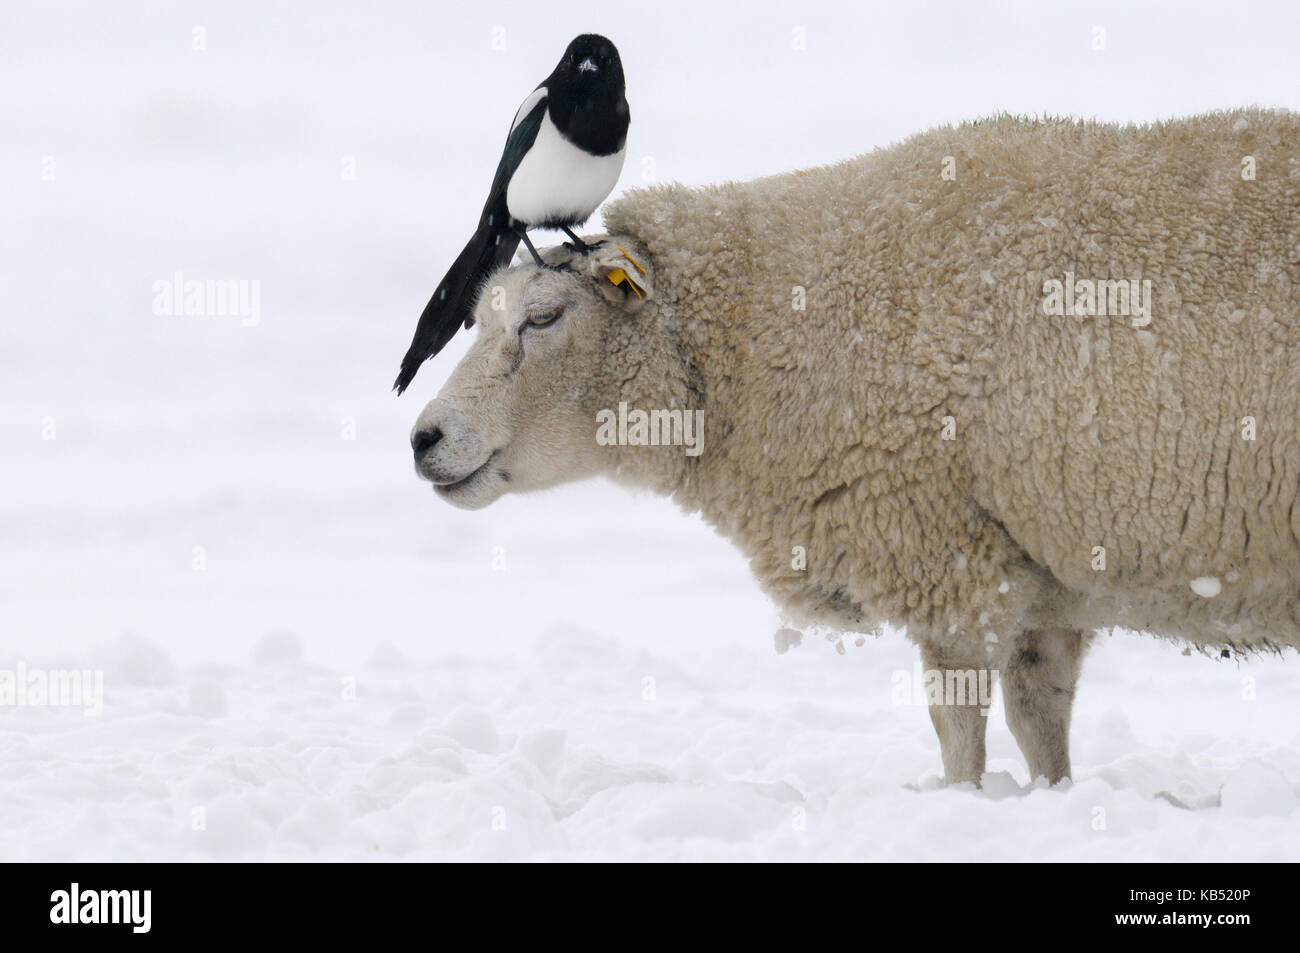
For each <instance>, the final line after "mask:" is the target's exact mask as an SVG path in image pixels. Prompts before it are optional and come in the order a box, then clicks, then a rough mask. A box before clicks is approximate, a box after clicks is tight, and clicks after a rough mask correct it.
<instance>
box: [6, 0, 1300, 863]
mask: <svg viewBox="0 0 1300 953" xmlns="http://www.w3.org/2000/svg"><path fill="white" fill-rule="evenodd" d="M140 9H141V12H140V14H139V15H138V16H135V17H122V16H120V15H119V14H117V13H116V12H115V11H112V10H108V9H106V8H102V7H100V6H99V5H93V4H88V3H87V4H66V5H62V6H60V7H56V8H53V9H52V8H50V7H48V6H42V5H19V6H17V7H15V8H14V9H13V10H11V11H7V13H6V28H5V30H4V31H0V53H3V55H4V57H5V61H6V64H7V70H8V75H9V77H10V82H8V83H6V84H4V85H3V87H0V111H3V119H4V123H5V128H6V131H7V135H8V141H9V143H10V148H9V149H8V150H6V151H5V153H4V154H3V155H0V174H2V175H3V177H4V180H5V182H6V184H7V188H6V198H5V202H6V213H7V220H8V221H9V222H11V223H12V224H11V225H10V226H9V227H6V228H5V229H3V230H0V301H3V302H4V308H5V310H6V315H5V320H4V321H3V323H2V324H0V329H2V330H0V333H2V334H3V335H4V347H2V348H0V448H2V451H0V452H2V453H3V456H2V457H0V460H2V461H3V464H4V474H5V487H6V490H7V492H6V493H5V494H4V496H3V497H2V498H0V527H2V528H3V538H4V540H5V545H4V546H3V547H2V548H0V633H3V635H2V636H0V670H9V671H13V670H16V669H17V667H18V666H19V664H20V663H21V664H22V665H24V666H26V668H27V669H28V670H39V671H45V672H53V671H55V670H69V671H72V670H76V671H83V670H89V671H92V672H98V673H102V677H103V691H104V697H103V699H102V700H103V710H102V713H101V714H94V713H90V714H87V713H86V712H85V711H83V709H82V708H81V707H79V706H77V705H39V706H32V705H26V706H21V707H19V706H8V707H3V708H0V859H4V860H18V859H39V860H92V859H93V860H108V859H139V860H146V859H167V858H183V859H214V858H215V859H235V858H302V859H307V858H315V859H325V858H328V859H399V858H400V859H421V858H458V859H520V858H529V859H544V858H552V859H561V858H563V859H596V858H611V857H613V858H635V859H655V858H659V859H696V858H719V859H816V858H845V859H848V858H852V859H918V860H940V859H943V860H977V859H991V860H1002V859H1007V860H1009V859H1029V858H1033V859H1038V858H1044V859H1067V858H1069V859H1084V860H1106V859H1109V860H1132V859H1136V858H1140V859H1169V860H1178V859H1201V860H1208V859H1237V860H1260V859H1269V860H1294V859H1297V857H1300V847H1297V839H1296V838H1295V836H1294V831H1295V824H1296V821H1297V808H1296V805H1295V795H1296V791H1297V788H1300V730H1298V728H1297V719H1296V708H1295V698H1296V695H1297V692H1296V689H1297V685H1298V684H1300V667H1297V660H1296V659H1295V658H1294V657H1292V658H1290V659H1286V660H1283V659H1276V658H1262V659H1254V660H1247V661H1238V660H1235V659H1233V660H1208V659H1205V658H1203V657H1200V656H1199V655H1193V656H1191V657H1184V656H1182V655H1181V654H1180V647H1178V646H1176V645H1172V644H1169V643H1165V642H1161V641H1157V640H1155V639H1151V638H1146V637H1141V636H1137V635H1133V634H1129V633H1115V634H1109V635H1106V636H1103V637H1102V638H1101V639H1100V640H1099V645H1098V646H1097V647H1096V649H1095V650H1094V651H1093V653H1092V654H1091V655H1090V656H1089V658H1088V660H1087V662H1086V663H1085V670H1084V676H1083V679H1082V681H1081V684H1080V693H1079V697H1078V700H1077V704H1076V716H1075V723H1074V730H1073V737H1072V748H1073V756H1074V765H1075V777H1074V780H1073V781H1072V782H1070V783H1066V784H1062V785H1058V786H1057V787H1055V788H1047V787H1046V786H1045V785H1044V784H1042V783H1041V782H1039V783H1036V784H1031V783H1030V781H1029V779H1028V777H1027V776H1026V771H1025V767H1024V763H1023V760H1022V758H1021V756H1020V754H1019V752H1018V750H1017V749H1016V747H1015V744H1014V742H1013V740H1012V738H1011V736H1010V733H1009V732H1008V731H1007V729H1006V726H1005V723H1004V719H1003V716H1002V709H1001V701H1000V699H998V700H996V701H995V702H994V705H993V708H992V710H991V712H990V715H989V746H988V747H989V774H988V776H987V777H986V778H985V783H984V787H983V789H982V790H973V789H970V788H951V789H949V788H943V787H941V786H940V783H939V773H940V764H939V755H938V742H937V740H936V738H935V737H934V732H933V729H932V728H931V726H930V722H929V718H928V716H927V714H926V712H925V710H924V706H923V705H913V704H896V703H895V702H894V700H893V698H892V694H893V693H892V689H893V687H894V682H893V680H892V679H893V676H894V674H895V673H898V672H904V673H910V672H911V671H912V667H913V664H914V662H915V658H916V653H915V650H914V649H913V648H912V647H911V646H910V645H909V644H908V643H907V641H906V640H905V639H904V638H903V637H902V636H901V635H900V634H899V633H897V632H885V633H884V634H883V635H882V636H881V637H880V638H868V639H866V640H865V642H864V643H863V644H861V645H858V642H859V641H860V640H859V639H857V638H855V637H853V636H847V637H845V638H843V639H839V638H837V639H835V640H834V642H831V641H828V640H827V639H825V638H822V637H820V634H818V636H817V637H812V636H811V634H810V635H809V637H807V638H803V639H802V640H800V638H799V633H797V632H795V631H794V630H788V629H787V630H784V631H783V626H784V622H783V620H782V619H780V618H778V617H777V615H776V614H775V612H774V611H773V609H772V607H771V605H770V604H769V603H768V602H767V600H766V599H765V598H764V597H763V596H762V594H761V593H760V592H759V591H758V590H757V588H756V587H755V585H754V584H753V582H752V580H751V579H750V577H749V574H748V571H747V568H746V564H745V560H744V559H743V558H742V557H741V556H740V555H739V554H738V553H737V552H736V551H735V550H734V549H732V548H731V547H730V546H729V545H728V544H727V543H726V542H724V541H723V540H720V539H719V538H718V537H717V536H716V535H715V534H714V533H712V532H711V531H710V530H709V529H708V528H707V527H706V526H704V525H703V524H702V523H701V522H700V521H699V520H698V519H695V518H690V517H686V516H683V515H682V514H680V513H679V512H678V511H677V510H676V509H675V508H674V507H673V506H672V505H671V504H669V503H668V502H666V501H663V500H659V499H655V498H653V497H648V496H638V495H632V494H628V493H625V492H623V491H621V490H618V489H615V488H613V487H611V486H609V485H607V484H604V483H600V482H589V483H583V484H579V485H574V486H571V487H566V488H561V489H557V490H554V491H550V492H548V493H545V494H539V495H536V496H532V497H527V498H507V499H505V500H502V501H501V502H500V503H498V504H495V505H493V506H492V507H490V508H489V509H487V510H484V511H481V512H477V513H465V512H460V511H457V510H454V509H452V508H450V507H448V506H446V505H445V504H442V503H440V502H439V501H438V500H436V499H435V498H434V496H433V495H432V493H431V492H429V488H428V487H427V486H425V485H423V484H421V483H419V482H418V481H417V480H416V479H415V477H414V475H413V473H412V470H411V463H410V458H409V450H408V449H407V435H408V431H409V429H410V426H411V424H412V422H413V421H414V419H415V417H416V415H417V413H418V411H419V409H420V406H421V403H422V401H424V400H426V399H427V398H428V397H430V396H432V394H433V393H435V392H436V389H437V386H438V385H439V383H440V382H441V380H442V379H443V378H444V377H445V376H446V374H447V372H448V370H449V369H450V368H451V367H452V366H453V364H454V363H455V361H456V360H457V358H458V357H459V355H461V354H463V353H464V350H465V348H466V346H467V344H468V338H469V337H470V336H471V335H462V336H461V337H460V338H458V339H457V340H456V341H454V342H453V343H452V344H451V346H450V347H449V348H448V350H447V352H446V353H444V354H443V355H441V356H440V357H439V358H438V359H437V360H436V361H435V362H434V363H432V364H430V365H428V366H426V367H425V368H424V369H423V370H422V371H421V373H420V376H419V377H417V379H416V381H415V384H414V386H413V388H412V391H411V392H409V394H408V396H407V397H405V398H402V399H398V398H395V397H394V396H393V395H392V394H391V393H389V391H388V385H389V383H390V382H391V380H392V378H393V376H394V374H395V373H396V369H397V363H398V360H399V358H400V356H401V354H402V353H403V352H404V350H405V348H406V345H407V344H408V343H409V338H410V334H411V331H412V330H413V327H414V322H415V319H416V317H417V316H418V314H419V310H420V308H421V307H422V306H423V304H424V301H425V300H426V297H427V295H428V294H429V293H430V291H431V289H432V288H433V287H434V285H435V284H436V282H437V279H438V277H440V275H441V273H442V268H443V267H445V265H446V263H447V262H449V261H450V260H451V258H452V257H453V256H454V255H455V253H456V251H458V250H459V248H460V247H461V245H462V244H463V242H464V240H465V238H466V236H467V235H468V234H469V231H470V230H471V229H472V228H473V225H474V222H475V221H476V217H477V214H478V205H479V203H480V202H481V200H482V194H483V190H484V189H486V187H487V184H488V180H489V179H490V177H491V167H492V166H493V164H494V163H495V160H496V157H497V152H498V150H499V149H500V146H501V142H502V141H503V139H504V136H505V132H506V127H507V124H508V120H509V116H510V113H509V110H510V109H511V108H513V106H514V104H516V103H518V101H519V99H520V97H521V96H522V95H524V94H525V93H526V92H527V90H528V89H530V88H532V86H533V85H535V84H536V82H537V81H538V80H539V79H541V78H542V76H544V75H545V74H546V72H547V71H549V70H550V68H551V67H552V66H553V65H554V63H553V61H554V60H555V58H557V57H558V55H559V51H560V50H562V49H563V48H564V45H565V43H567V41H568V40H569V39H570V38H571V37H572V36H573V35H575V34H576V33H578V32H582V31H585V30H603V31H605V32H607V33H609V34H610V35H611V36H612V37H613V38H614V39H615V41H616V42H617V43H618V44H619V46H620V49H621V50H622V52H623V57H624V61H625V66H626V68H627V73H628V77H629V90H628V96H629V101H630V103H631V107H632V116H633V121H632V131H631V135H630V138H629V157H628V162H627V167H626V169H625V171H624V174H623V179H622V187H624V188H626V187H631V186H634V185H637V184H640V183H641V182H643V181H648V180H650V179H652V178H655V179H659V180H667V179H678V180H682V181H687V182H691V183H704V182H711V181H717V180H720V179H724V178H747V177H751V176H756V175H761V174H766V173H771V172H778V171H782V170H785V169H789V168H795V167H807V166H812V165H817V164H821V163H824V162H828V161H832V160H835V159H838V158H841V157H845V156H848V155H852V154H854V153H857V152H859V151H863V150H865V149H868V148H871V147H873V146H877V145H883V144H887V143H889V142H891V141H894V140H896V139H898V138H899V137H901V136H903V135H906V134H908V133H910V132H914V131H917V130H920V129H924V128H926V127H928V126H931V125H933V124H935V123H938V122H946V121H951V120H959V119H962V118H970V117H973V116H979V115H981V114H987V113H989V112H991V111H994V110H998V109H1006V110H1010V111H1028V112H1036V111H1041V110H1048V111H1053V112H1060V113H1070V114H1076V115H1088V116H1093V115H1095V116H1099V117H1101V118H1106V119H1152V118H1158V117H1162V116H1169V115H1177V114H1183V113H1187V112H1192V111H1197V110H1202V109H1208V108H1214V107H1219V106H1230V105H1234V104H1240V103H1256V102H1258V103H1265V104H1277V105H1287V106H1290V107H1292V108H1296V107H1297V106H1298V105H1300V103H1297V90H1300V83H1297V82H1296V75H1295V72H1294V70H1295V67H1294V65H1292V64H1293V60H1294V57H1292V56H1290V55H1289V54H1290V52H1291V51H1290V49H1289V45H1288V44H1289V42H1290V38H1291V37H1293V36H1295V35H1296V32H1297V31H1296V26H1297V25H1300V23H1298V22H1297V18H1298V17H1300V14H1298V13H1297V11H1296V10H1295V9H1292V8H1289V7H1287V6H1283V5H1279V6H1277V7H1276V8H1272V9H1252V11H1245V12H1241V13H1240V14H1239V15H1237V16H1234V17H1233V18H1230V19H1229V20H1223V19H1222V18H1221V17H1219V16H1218V15H1217V14H1216V12H1215V9H1214V7H1213V6H1210V5H1206V6H1204V7H1202V8H1201V9H1200V10H1199V11H1198V10H1196V9H1192V8H1187V9H1182V8H1180V16H1179V17H1178V18H1177V19H1175V20H1173V21H1170V20H1168V18H1167V16H1165V15H1164V14H1162V13H1161V12H1159V11H1154V10H1153V11H1149V12H1147V11H1133V10H1130V9H1127V8H1126V6H1125V5H1123V4H1097V5H1094V8H1093V9H1090V11H1089V16H1088V17H1087V18H1079V17H1078V16H1076V15H1075V14H1073V13H1070V12H1068V11H1065V10H1043V11H1038V12H1036V15H1035V16H1034V17H1032V18H1026V17H1023V16H1019V15H1016V14H1015V13H1014V11H1011V12H1007V11H1000V12H998V11H990V10H977V9H974V8H972V7H970V6H969V5H963V4H954V5H951V6H948V7H947V8H945V9H944V10H943V11H939V12H936V11H933V10H927V11H921V10H916V11H913V10H909V9H907V8H906V7H905V6H900V5H891V6H886V7H880V8H870V7H867V6H865V5H843V6H841V5H837V4H822V5H813V6H810V7H806V8H803V7H801V8H799V10H798V12H797V14H796V13H794V12H793V11H792V9H791V8H789V7H788V6H786V5H776V4H758V5H755V6H754V7H753V8H752V9H750V10H749V11H748V12H747V15H746V17H745V18H744V19H743V20H735V19H734V17H733V16H731V15H730V14H729V13H727V12H726V11H725V10H718V11H713V10H708V9H703V8H699V7H697V6H695V5H692V6H691V7H689V8H686V7H682V10H689V14H690V17H691V23H692V28H691V29H688V30H684V29H681V26H680V23H679V22H678V18H677V17H674V16H673V15H672V14H673V12H674V9H673V5H672V4H668V5H666V6H665V5H661V7H660V8H657V15H656V17H654V18H650V19H648V20H642V21H638V26H637V29H636V30H629V29H628V27H627V25H626V22H627V21H626V20H625V18H622V17H620V16H619V15H618V14H617V11H611V12H608V13H599V14H597V15H595V16H591V17H584V18H582V19H581V20H580V21H579V20H577V19H573V18H571V17H570V16H569V15H568V14H566V13H563V12H561V11H558V10H555V9H553V8H546V9H543V8H540V7H537V6H536V5H535V4H533V5H528V4H515V5H512V6H511V8H510V9H503V10H501V12H500V13H499V14H496V15H498V16H499V17H500V21H501V22H503V23H507V24H510V27H509V29H508V30H505V31H504V32H503V34H501V35H502V36H503V37H504V43H505V49H504V50H494V49H492V48H491V43H492V40H493V38H494V37H495V36H497V35H498V34H496V33H495V32H494V29H493V28H494V26H495V24H494V23H492V22H491V21H490V20H485V19H483V16H482V14H481V13H478V12H474V11H469V10H463V11H461V10H451V9H448V8H446V7H445V6H444V7H442V8H435V7H433V6H430V5H428V4H417V3H409V4H403V5H396V4H395V5H387V6H385V7H384V8H383V9H382V10H380V11H377V12H372V13H368V14H367V15H366V16H364V17H358V16H357V14H356V10H355V8H354V7H351V6H348V5H343V4H337V5H330V4H324V5H320V6H319V7H313V8H312V13H311V15H310V17H309V18H303V19H300V18H295V17H292V16H284V17H269V16H267V15H265V14H264V13H262V12H261V6H260V5H258V4H253V3H251V2H240V3H231V4H225V5H222V6H221V7H220V8H211V7H209V6H207V5H203V4H193V3H188V2H181V3H174V4H162V3H156V4H153V5H145V6H144V7H142V8H140ZM796 15H797V16H798V17H799V20H798V21H797V22H792V18H793V17H794V16H796ZM1098 23H1100V24H1105V25H1106V29H1107V38H1108V39H1107V44H1108V45H1107V49H1106V50H1105V51H1104V52H1102V53H1096V52H1094V51H1092V50H1091V49H1090V48H1089V43H1090V40H1091V38H1092V28H1093V26H1094V25H1096V24H1098ZM196 27H201V28H202V29H203V30H204V31H205V32H204V33H203V36H204V42H205V45H206V49H204V50H201V51H200V50H195V49H193V48H192V43H193V39H194V32H193V31H194V30H195V28H196ZM796 28H798V29H800V30H803V31H804V33H803V34H802V35H803V36H804V37H805V38H806V42H807V49H806V50H802V51H800V50H796V49H793V48H792V44H791V37H792V31H794V30H795V29H796ZM1207 42H1212V43H1213V45H1214V48H1215V51H1216V59H1217V60H1218V62H1219V63H1220V64H1221V66H1222V67H1223V68H1222V69H1220V70H1215V71H1212V72H1210V71H1205V70H1203V69H1201V68H1200V67H1199V66H1198V61H1197V59H1196V57H1195V56H1189V55H1188V50H1196V49H1201V48H1203V47H1204V45H1205V44H1206V43H1207ZM1260 63H1272V64H1275V65H1274V66H1273V68H1272V70H1271V71H1263V70H1261V69H1260V68H1259V64H1260ZM1008 64H1015V66H1014V71H1012V70H1011V68H1010V67H1009V66H1008ZM1277 64H1284V65H1277ZM936 67H937V68H936ZM470 76H472V77H473V79H472V82H466V81H465V78H466V77H470ZM882 89H887V90H889V94H888V95H875V94H874V93H873V92H872V91H873V90H882ZM700 90H712V91H713V94H712V95H703V96H702V95H700V92H699V91H700ZM720 101H721V102H726V103H727V109H725V110H721V111H719V109H718V108H717V103H718V102H720ZM48 172H52V173H53V175H52V177H51V176H49V175H47V176H46V177H44V178H43V177H42V176H43V173H48ZM353 173H354V174H353ZM177 272H181V273H183V275H184V276H185V277H186V279H190V278H194V279H196V280H200V281H247V282H252V281H256V282H258V283H259V284H258V285H257V286H256V287H257V289H258V290H257V294H258V295H259V298H258V302H259V304H258V311H259V314H258V320H257V321H256V322H249V321H247V320H245V316H241V315H238V314H231V315H229V316H224V317H223V316H199V315H189V316H186V315H184V314H172V315H159V314H155V313H154V311H153V307H152V305H153V300H154V297H155V294H154V283H155V282H157V281H159V280H163V281H168V280H171V279H172V276H173V275H175V274H176V273H177ZM773 633H778V634H777V636H776V637H775V638H774V637H773ZM774 642H775V644H776V646H777V647H784V648H785V650H786V651H784V653H779V652H778V651H774Z"/></svg>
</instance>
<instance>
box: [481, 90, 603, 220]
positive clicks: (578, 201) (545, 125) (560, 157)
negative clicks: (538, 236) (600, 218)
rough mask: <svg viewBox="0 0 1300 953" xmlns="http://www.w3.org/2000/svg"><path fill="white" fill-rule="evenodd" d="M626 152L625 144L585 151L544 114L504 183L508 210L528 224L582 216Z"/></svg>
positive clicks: (596, 201)
mask: <svg viewBox="0 0 1300 953" xmlns="http://www.w3.org/2000/svg"><path fill="white" fill-rule="evenodd" d="M626 156H627V146H624V147H623V148H622V149H620V150H619V151H618V152H616V153H614V154H613V155H607V156H593V155H591V154H590V153H587V152H584V151H583V150H581V149H579V148H578V147H577V146H575V145H574V144H573V143H571V142H569V140H567V139H565V138H564V136H562V135H561V134H560V130H558V129H556V128H555V124H554V123H552V122H551V117H550V116H545V117H543V119H542V126H541V128H540V129H539V130H538V131H537V139H536V140H535V141H534V142H533V147H532V148H531V149H529V150H528V154H527V155H526V156H524V159H523V161H522V162H520V163H519V168H517V169H515V174H514V175H513V176H511V178H510V185H509V186H508V187H507V188H506V205H507V207H508V208H509V209H510V214H511V216H512V217H514V218H516V219H518V220H519V221H521V222H523V223H524V224H525V225H530V226H547V225H570V224H576V223H578V222H582V221H585V220H586V219H587V218H588V217H589V216H590V215H591V213H592V212H594V211H595V210H596V208H597V207H598V206H599V205H600V203H601V202H603V201H605V197H606V196H608V195H609V193H610V192H612V191H613V189H614V186H615V185H616V184H617V183H618V177H619V174H620V173H621V172H622V171H623V159H624V158H625V157H626Z"/></svg>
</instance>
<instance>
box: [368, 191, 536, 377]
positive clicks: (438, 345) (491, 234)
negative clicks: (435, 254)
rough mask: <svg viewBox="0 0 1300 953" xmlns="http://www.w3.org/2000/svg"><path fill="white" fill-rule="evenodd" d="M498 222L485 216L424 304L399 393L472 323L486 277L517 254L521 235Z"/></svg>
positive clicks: (404, 363)
mask: <svg viewBox="0 0 1300 953" xmlns="http://www.w3.org/2000/svg"><path fill="white" fill-rule="evenodd" d="M507 219H508V216H505V215H501V216H497V217H496V219H495V222H500V223H501V225H506V220H507ZM495 222H494V223H491V224H489V221H488V216H486V215H485V216H484V222H483V223H482V224H480V225H479V228H478V231H476V232H475V233H474V237H473V238H471V239H470V240H469V244H468V245H466V246H465V248H464V250H463V251H462V252H461V253H460V254H459V255H457V256H456V260H455V261H454V262H452V265H451V268H450V269H448V271H447V274H446V275H445V276H444V277H443V279H442V281H441V282H439V283H438V288H437V290H436V291H434V293H433V297H431V298H430V299H429V303H428V304H427V305H425V306H424V313H423V314H421V315H420V322H419V324H417V325H416V326H415V337H414V338H413V339H412V340H411V346H410V348H409V349H407V352H406V356H405V357H403V358H402V369H401V370H400V371H399V372H398V374H397V380H396V381H394V382H393V389H394V390H396V391H397V392H398V393H399V394H400V393H402V391H404V390H406V388H407V387H408V386H409V385H410V383H411V381H412V379H413V378H414V377H415V372H416V371H418V370H419V369H420V365H421V364H423V363H424V362H425V361H427V360H428V359H429V358H431V357H433V356H434V355H435V354H437V353H438V352H439V351H441V350H442V349H443V348H444V347H446V345H447V342H448V341H450V340H451V339H452V336H453V335H455V333H456V332H457V331H458V330H460V327H461V325H463V324H464V325H467V324H468V322H469V321H470V319H471V318H472V317H473V314H474V303H475V302H476V301H477V300H478V294H479V288H480V286H481V285H482V284H483V281H484V279H486V278H487V276H488V275H490V274H491V273H492V272H493V271H495V270H496V269H497V268H500V267H502V266H503V265H508V264H510V260H511V259H512V258H514V256H515V249H516V248H518V247H519V236H518V235H517V234H516V233H515V232H513V231H511V230H510V229H509V228H508V227H504V228H503V227H501V225H497V224H495Z"/></svg>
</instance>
